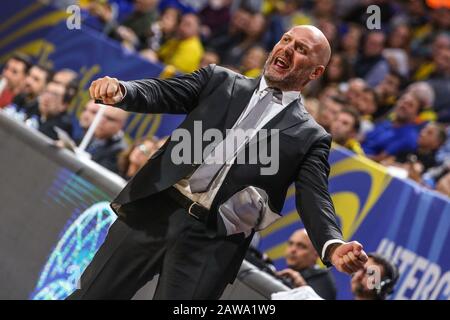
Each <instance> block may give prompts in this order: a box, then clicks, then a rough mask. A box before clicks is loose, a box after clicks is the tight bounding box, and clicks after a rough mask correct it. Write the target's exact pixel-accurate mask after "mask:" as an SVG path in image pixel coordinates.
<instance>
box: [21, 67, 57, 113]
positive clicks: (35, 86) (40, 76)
mask: <svg viewBox="0 0 450 320" xmlns="http://www.w3.org/2000/svg"><path fill="white" fill-rule="evenodd" d="M52 78H53V71H52V70H51V69H50V68H49V66H47V65H34V66H32V67H31V68H30V70H29V72H28V75H27V77H26V78H25V83H24V86H23V88H22V91H21V92H20V93H19V94H18V95H17V96H15V97H14V99H13V104H15V105H16V109H17V111H18V112H23V113H25V114H26V118H30V117H32V116H37V115H39V107H38V105H39V102H38V96H39V95H41V93H42V92H43V91H44V89H45V88H46V86H47V84H48V83H49V82H50V80H52Z"/></svg>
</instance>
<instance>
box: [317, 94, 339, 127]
mask: <svg viewBox="0 0 450 320" xmlns="http://www.w3.org/2000/svg"><path fill="white" fill-rule="evenodd" d="M343 108H344V102H343V101H342V100H341V99H340V98H339V97H331V98H324V99H322V100H321V101H320V105H319V115H318V118H317V122H318V123H319V124H320V125H321V126H322V127H323V128H324V129H325V130H326V131H327V132H330V130H331V124H332V123H333V122H334V121H335V120H336V118H337V116H338V114H339V113H340V112H341V110H342V109H343Z"/></svg>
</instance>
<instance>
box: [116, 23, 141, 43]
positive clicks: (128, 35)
mask: <svg viewBox="0 0 450 320" xmlns="http://www.w3.org/2000/svg"><path fill="white" fill-rule="evenodd" d="M116 31H117V34H118V35H119V36H120V38H122V40H123V41H125V42H128V43H129V44H132V45H136V44H137V43H138V42H139V39H138V37H137V35H136V33H134V31H133V30H131V29H130V28H128V27H125V26H119V27H118V28H117V30H116Z"/></svg>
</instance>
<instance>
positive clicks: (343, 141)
mask: <svg viewBox="0 0 450 320" xmlns="http://www.w3.org/2000/svg"><path fill="white" fill-rule="evenodd" d="M359 117H360V116H359V113H358V111H356V110H354V109H350V108H345V109H343V110H342V111H341V112H339V114H338V115H337V117H336V119H335V120H334V121H333V122H332V124H331V130H330V133H331V136H332V138H333V141H334V142H336V143H338V144H340V145H341V146H344V147H345V148H347V149H349V150H350V151H353V152H354V153H356V154H359V155H364V151H363V149H362V147H361V145H360V144H359V142H358V140H356V137H357V136H358V132H359V127H360V121H359Z"/></svg>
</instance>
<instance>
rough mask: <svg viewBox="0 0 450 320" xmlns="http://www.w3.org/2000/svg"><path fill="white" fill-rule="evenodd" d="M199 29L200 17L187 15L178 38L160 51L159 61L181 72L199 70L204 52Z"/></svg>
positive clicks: (179, 29)
mask: <svg viewBox="0 0 450 320" xmlns="http://www.w3.org/2000/svg"><path fill="white" fill-rule="evenodd" d="M199 28H200V21H199V19H198V17H197V16H196V15H195V14H192V13H189V14H185V15H184V16H183V17H182V18H181V22H180V25H179V27H178V32H177V37H176V38H173V39H170V40H168V41H167V42H166V43H164V44H163V45H162V46H161V48H160V50H159V51H158V57H159V59H160V60H161V61H162V62H164V63H165V64H168V65H172V66H174V67H175V68H176V69H177V70H179V71H181V72H193V71H195V70H197V69H198V67H199V64H200V60H201V59H202V56H203V51H204V50H203V45H202V43H201V42H200V37H199V31H200V30H199Z"/></svg>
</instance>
